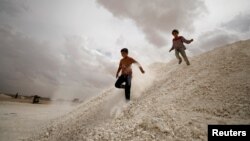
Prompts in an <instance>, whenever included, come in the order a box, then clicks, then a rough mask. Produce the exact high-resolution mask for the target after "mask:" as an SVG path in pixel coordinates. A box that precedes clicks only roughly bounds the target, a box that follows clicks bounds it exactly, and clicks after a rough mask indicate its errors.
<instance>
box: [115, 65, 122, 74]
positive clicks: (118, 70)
mask: <svg viewBox="0 0 250 141" xmlns="http://www.w3.org/2000/svg"><path fill="white" fill-rule="evenodd" d="M121 69H122V67H121V62H120V64H119V67H118V69H117V72H116V78H117V77H118V76H119V73H120V71H121Z"/></svg>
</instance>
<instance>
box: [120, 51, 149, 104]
mask: <svg viewBox="0 0 250 141" xmlns="http://www.w3.org/2000/svg"><path fill="white" fill-rule="evenodd" d="M121 55H122V57H123V58H122V59H121V61H120V64H119V68H118V70H117V73H116V78H118V79H117V81H116V83H115V87H116V88H122V89H125V98H126V100H127V101H129V100H130V88H131V80H132V68H131V66H132V64H133V63H135V64H137V65H138V66H139V69H140V71H141V72H142V73H145V72H144V70H143V68H142V66H141V65H140V64H139V63H138V62H137V61H136V60H134V59H133V58H131V57H129V56H128V49H127V48H123V49H122V50H121ZM120 71H122V73H121V75H120V76H119V73H120ZM124 82H125V85H123V84H122V83H124Z"/></svg>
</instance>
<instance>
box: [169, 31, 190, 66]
mask: <svg viewBox="0 0 250 141" xmlns="http://www.w3.org/2000/svg"><path fill="white" fill-rule="evenodd" d="M172 35H173V36H174V39H173V46H172V48H171V49H170V50H169V52H171V51H172V50H175V56H176V58H177V59H178V60H179V64H181V62H182V59H181V57H180V55H179V54H181V56H182V57H183V59H184V60H185V62H186V64H187V65H190V63H189V61H188V58H187V55H186V52H185V50H186V47H185V46H184V44H183V43H186V44H190V43H191V42H193V41H194V40H193V39H191V40H186V39H185V38H184V37H182V36H178V35H179V31H178V30H177V29H174V30H173V31H172Z"/></svg>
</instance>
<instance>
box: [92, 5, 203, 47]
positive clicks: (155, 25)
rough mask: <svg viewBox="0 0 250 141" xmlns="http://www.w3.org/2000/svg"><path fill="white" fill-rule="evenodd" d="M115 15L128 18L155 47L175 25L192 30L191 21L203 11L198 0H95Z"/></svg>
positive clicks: (165, 41) (181, 28) (184, 29)
mask: <svg viewBox="0 0 250 141" xmlns="http://www.w3.org/2000/svg"><path fill="white" fill-rule="evenodd" d="M97 2H98V3H99V4H100V5H102V6H104V7H105V8H106V9H108V10H109V11H110V12H111V13H113V15H114V16H116V17H118V18H129V19H131V20H133V21H134V22H135V23H136V25H137V26H138V27H139V28H140V29H141V30H142V31H143V32H144V33H145V38H146V39H147V40H148V41H149V42H150V43H152V44H153V45H155V46H157V47H162V46H164V45H166V43H167V40H166V39H165V37H164V34H166V33H170V32H171V31H172V29H174V28H177V29H179V30H182V31H187V32H188V31H194V25H193V22H194V21H195V20H197V18H199V16H200V15H201V14H203V13H204V12H205V11H206V7H205V5H204V2H203V1H200V0H175V1H173V0H155V1H152V0H126V1H117V0H97Z"/></svg>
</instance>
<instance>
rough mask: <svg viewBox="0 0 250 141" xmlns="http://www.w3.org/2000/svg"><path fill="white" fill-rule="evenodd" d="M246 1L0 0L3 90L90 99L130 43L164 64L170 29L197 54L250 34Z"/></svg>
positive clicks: (108, 82)
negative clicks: (184, 39) (181, 37)
mask: <svg viewBox="0 0 250 141" xmlns="http://www.w3.org/2000/svg"><path fill="white" fill-rule="evenodd" d="M249 5H250V1H249V0H230V1H228V0H175V1H173V0H154V1H152V0H119V1H118V0H71V1H69V0H0V92H1V91H2V92H10V93H16V92H19V93H21V94H26V95H33V94H39V95H42V96H46V97H65V98H69V99H72V98H75V97H77V98H81V99H84V98H87V97H90V96H93V95H96V94H98V93H100V92H101V90H103V89H106V88H108V87H111V86H112V85H113V83H114V81H115V77H114V76H115V72H116V69H117V66H118V62H119V59H120V58H121V57H120V49H121V48H123V47H127V48H128V49H129V50H130V55H131V56H133V57H134V58H135V59H136V60H138V61H139V62H140V63H141V64H142V65H144V66H147V65H149V64H150V63H153V62H167V61H169V60H171V59H173V58H174V54H173V53H171V54H170V53H168V50H169V48H170V47H171V40H172V36H171V34H170V33H171V31H172V29H174V28H177V29H179V31H180V34H181V35H183V36H184V37H186V38H187V39H190V38H194V40H195V42H194V43H193V44H192V45H188V46H187V47H188V50H187V52H188V55H189V56H193V55H196V54H199V53H202V52H205V51H208V50H211V49H213V48H215V47H218V46H221V45H224V44H227V43H232V42H234V41H238V40H245V39H249V38H250V9H249Z"/></svg>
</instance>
